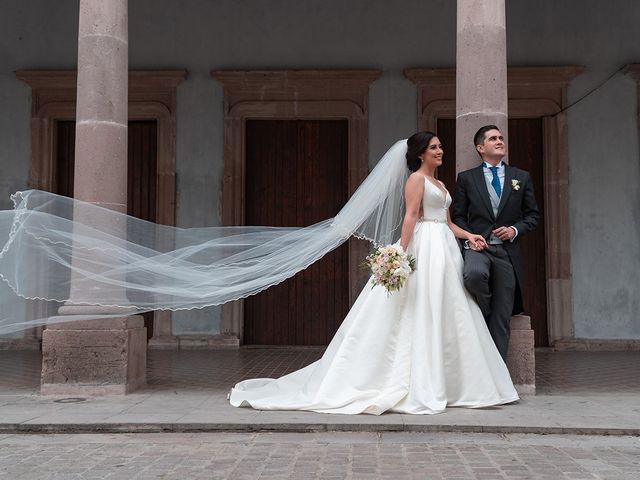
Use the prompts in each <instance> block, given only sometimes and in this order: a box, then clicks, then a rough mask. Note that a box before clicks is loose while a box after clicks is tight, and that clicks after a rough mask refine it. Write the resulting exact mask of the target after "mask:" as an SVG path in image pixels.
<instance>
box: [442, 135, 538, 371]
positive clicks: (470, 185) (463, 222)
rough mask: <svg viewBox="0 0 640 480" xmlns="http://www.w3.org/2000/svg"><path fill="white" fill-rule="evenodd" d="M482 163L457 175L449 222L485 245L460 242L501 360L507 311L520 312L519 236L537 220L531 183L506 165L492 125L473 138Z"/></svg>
mask: <svg viewBox="0 0 640 480" xmlns="http://www.w3.org/2000/svg"><path fill="white" fill-rule="evenodd" d="M473 142H474V145H475V147H476V150H477V152H478V154H480V157H481V158H482V164H480V165H479V166H477V167H475V168H472V169H470V170H467V171H464V172H461V173H460V174H459V175H458V180H457V182H456V189H455V195H454V200H453V204H452V206H451V212H452V220H453V222H454V223H455V224H456V225H458V226H459V227H460V228H464V229H465V230H467V231H469V232H473V233H477V234H480V235H482V236H483V237H484V238H485V239H486V241H487V246H486V247H480V248H478V249H471V248H470V246H469V245H468V244H465V246H464V285H465V287H466V288H467V290H468V291H469V292H470V293H471V295H473V296H474V297H475V299H476V302H477V303H478V305H479V306H480V309H481V310H482V314H483V315H484V318H485V320H486V322H487V325H488V327H489V332H490V333H491V337H492V338H493V341H494V342H495V344H496V347H498V351H499V352H500V355H502V358H503V359H505V360H506V358H507V348H508V346H509V332H510V328H509V322H510V319H511V315H512V314H515V313H520V312H522V281H523V278H522V255H521V254H520V246H519V241H520V237H522V235H524V234H526V233H527V232H529V231H531V230H533V229H534V228H535V227H536V225H537V224H538V220H539V218H540V212H539V210H538V205H537V204H536V199H535V197H534V194H533V184H532V182H531V179H530V178H529V174H528V173H527V172H525V171H524V170H520V169H518V168H514V167H511V166H509V165H506V164H505V163H504V162H503V161H502V158H503V157H504V156H505V154H506V146H505V143H504V137H503V136H502V133H501V132H500V130H499V129H498V127H496V126H495V125H485V126H484V127H482V128H480V130H478V131H477V132H476V134H475V136H474V137H473Z"/></svg>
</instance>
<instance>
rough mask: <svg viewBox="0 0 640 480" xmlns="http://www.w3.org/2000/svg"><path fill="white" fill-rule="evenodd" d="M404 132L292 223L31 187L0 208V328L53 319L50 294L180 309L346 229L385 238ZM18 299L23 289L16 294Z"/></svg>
mask: <svg viewBox="0 0 640 480" xmlns="http://www.w3.org/2000/svg"><path fill="white" fill-rule="evenodd" d="M405 153H406V140H401V141H398V142H397V143H395V144H394V145H393V146H392V147H391V148H390V149H389V150H388V151H387V153H386V154H385V155H384V156H383V157H382V159H381V160H380V161H379V162H378V164H377V165H376V167H375V168H374V169H373V171H372V172H371V173H370V174H369V176H368V177H367V178H366V179H365V181H364V182H363V183H362V185H360V187H359V188H358V189H357V190H356V192H355V193H354V194H353V196H352V197H351V198H350V199H349V201H348V202H347V204H346V205H345V206H344V207H343V208H342V209H341V210H340V212H339V213H338V214H337V215H336V216H335V217H333V218H330V219H327V220H325V221H323V222H320V223H317V224H315V225H311V226H308V227H300V228H283V227H268V226H236V227H215V228H213V227H212V228H189V229H182V228H176V227H169V226H164V225H158V224H155V223H151V222H147V221H144V220H140V219H137V218H134V217H131V216H127V215H124V214H122V213H118V212H116V211H113V210H109V209H105V208H102V207H99V206H96V205H94V204H91V203H86V202H82V201H79V200H75V199H71V198H67V197H62V196H58V195H54V194H51V193H48V192H43V191H38V190H28V191H24V192H17V193H15V194H14V195H12V200H13V202H14V209H13V210H3V211H0V246H1V251H0V278H1V279H2V280H3V281H2V282H0V305H2V308H1V309H0V334H5V333H9V332H15V331H19V330H23V329H26V328H29V327H33V326H38V325H44V324H46V323H48V322H53V321H68V320H69V317H64V316H62V317H60V316H55V315H56V314H57V311H58V307H60V306H61V305H65V304H66V305H75V306H78V305H80V306H81V305H88V306H94V307H96V308H93V309H86V311H87V313H88V315H85V316H83V317H82V319H83V320H84V319H95V321H99V320H100V319H101V318H105V317H108V316H114V315H116V313H115V312H117V309H118V308H125V309H127V312H143V311H150V310H186V309H193V308H203V307H207V306H211V305H220V304H223V303H225V302H229V301H232V300H237V299H240V298H244V297H247V296H249V295H254V294H256V293H258V292H260V291H262V290H264V289H266V288H268V287H270V286H272V285H275V284H278V283H280V282H282V281H284V280H286V279H287V278H289V277H292V276H293V275H295V274H296V273H297V272H299V271H300V270H303V269H305V268H306V267H307V266H309V265H311V264H312V263H314V262H315V261H317V260H318V259H319V258H321V257H322V256H323V255H325V254H326V253H327V252H329V251H331V250H333V249H334V248H336V247H337V246H339V245H340V244H342V243H343V242H344V241H345V240H347V239H348V238H349V237H350V236H352V235H355V236H357V237H360V238H364V239H367V240H369V241H371V242H372V243H373V244H375V245H384V244H388V243H391V242H392V241H393V240H394V236H395V235H397V230H398V227H399V226H400V224H401V221H402V214H403V189H404V183H405V181H406V178H407V174H408V170H407V167H406V163H405ZM27 300H33V301H31V302H28V301H27Z"/></svg>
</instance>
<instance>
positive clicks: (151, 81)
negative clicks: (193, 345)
mask: <svg viewBox="0 0 640 480" xmlns="http://www.w3.org/2000/svg"><path fill="white" fill-rule="evenodd" d="M15 73H16V77H17V78H18V79H19V80H22V81H23V82H25V83H26V84H27V85H29V87H31V163H30V168H29V188H35V189H39V190H45V191H51V190H52V188H53V186H54V185H55V182H56V177H55V175H56V172H55V168H54V158H55V149H56V144H55V129H56V123H57V122H58V121H60V120H71V121H75V119H76V86H77V73H76V71H75V70H18V71H16V72H15ZM186 76H187V71H186V70H140V71H130V72H129V120H155V121H156V122H157V125H158V153H157V168H158V170H157V171H158V175H157V200H156V211H157V215H158V217H157V222H158V223H160V224H164V225H175V217H176V90H177V86H178V84H179V83H180V82H182V81H183V80H184V79H185V78H186ZM30 308H38V306H36V305H31V306H30ZM153 332H154V333H153V337H152V338H151V339H150V340H149V344H148V345H149V348H178V339H177V338H176V337H174V336H173V334H172V331H171V312H167V311H158V312H155V315H154V320H153ZM41 337H42V327H38V328H33V329H30V330H27V331H26V332H25V334H24V338H23V339H21V341H20V343H21V344H23V345H26V346H31V345H38V343H39V339H40V338H41Z"/></svg>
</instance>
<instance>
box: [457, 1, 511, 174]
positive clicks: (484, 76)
mask: <svg viewBox="0 0 640 480" xmlns="http://www.w3.org/2000/svg"><path fill="white" fill-rule="evenodd" d="M457 5H458V12H457V20H458V21H457V37H456V171H458V172H461V171H463V170H467V169H469V168H472V167H475V166H476V165H478V163H479V162H480V157H478V154H477V153H476V151H475V148H474V145H473V134H474V133H475V132H476V131H477V130H478V129H479V128H480V127H482V126H483V125H488V124H492V125H497V126H498V127H499V128H500V131H502V133H503V134H504V136H505V138H507V133H508V131H507V128H508V125H507V42H506V20H505V0H458V4H457ZM507 146H508V143H507ZM505 160H506V159H505Z"/></svg>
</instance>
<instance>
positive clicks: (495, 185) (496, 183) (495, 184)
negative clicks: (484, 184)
mask: <svg viewBox="0 0 640 480" xmlns="http://www.w3.org/2000/svg"><path fill="white" fill-rule="evenodd" d="M489 170H491V173H493V178H492V179H491V185H492V186H493V189H494V190H495V191H496V193H497V194H498V197H500V195H502V188H501V187H500V178H498V167H489Z"/></svg>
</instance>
